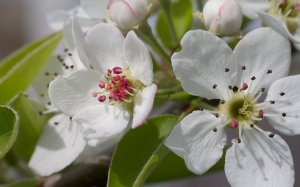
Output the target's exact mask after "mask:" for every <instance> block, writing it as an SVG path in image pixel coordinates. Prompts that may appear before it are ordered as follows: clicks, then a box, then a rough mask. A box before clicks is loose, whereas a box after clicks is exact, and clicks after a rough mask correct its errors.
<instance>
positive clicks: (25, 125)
mask: <svg viewBox="0 0 300 187" xmlns="http://www.w3.org/2000/svg"><path fill="white" fill-rule="evenodd" d="M11 106H12V107H13V108H14V109H15V110H16V111H17V112H18V114H19V118H20V124H19V135H18V137H17V140H16V142H15V144H14V145H13V147H12V151H13V152H14V154H15V155H16V156H17V157H18V158H20V159H22V160H23V161H25V162H27V161H29V159H30V157H31V154H32V153H33V151H34V148H35V146H36V143H37V141H38V138H39V135H40V133H41V131H42V129H43V128H44V125H45V124H46V122H47V121H48V119H49V116H47V115H40V114H39V112H40V111H43V110H44V106H43V105H41V104H40V103H37V102H35V101H32V100H30V99H29V98H28V97H26V96H25V95H23V94H20V95H19V96H18V97H17V99H15V100H14V101H13V102H12V104H11Z"/></svg>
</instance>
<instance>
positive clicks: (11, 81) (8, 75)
mask: <svg viewBox="0 0 300 187" xmlns="http://www.w3.org/2000/svg"><path fill="white" fill-rule="evenodd" d="M60 39H61V33H55V34H52V35H50V36H47V37H45V38H43V39H41V40H39V41H37V42H34V43H32V44H29V45H26V46H25V47H23V48H22V49H20V50H19V51H18V52H16V53H14V54H12V55H11V56H10V57H8V58H6V59H5V60H4V61H2V62H0V92H1V97H0V104H7V103H8V102H9V101H10V100H11V99H12V98H13V97H15V96H16V95H17V94H19V93H20V92H22V91H25V90H26V89H27V88H28V86H29V85H30V84H31V83H32V82H33V81H34V80H35V78H36V77H37V76H38V75H39V73H40V71H41V70H42V69H43V67H44V65H45V63H46V62H48V60H49V58H50V57H51V56H52V53H53V51H54V49H55V47H56V46H57V44H58V42H59V41H60Z"/></svg>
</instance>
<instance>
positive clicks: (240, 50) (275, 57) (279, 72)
mask: <svg viewBox="0 0 300 187" xmlns="http://www.w3.org/2000/svg"><path fill="white" fill-rule="evenodd" d="M233 58H234V61H237V62H239V64H240V67H239V68H240V71H239V79H240V85H242V84H243V83H247V84H248V85H251V88H249V91H250V92H252V93H256V92H257V91H258V90H259V89H260V88H262V87H263V88H268V87H269V86H270V84H271V83H272V82H274V81H275V80H277V79H279V78H282V77H284V76H286V75H287V74H288V71H289V67H290V63H291V48H290V43H289V41H288V40H286V39H285V38H284V37H282V36H281V35H280V34H278V33H277V32H276V31H274V30H272V29H270V28H259V29H255V30H253V31H251V32H249V33H248V34H247V35H246V36H245V37H244V38H243V39H242V40H241V41H240V42H239V43H238V44H237V46H236V47H235V49H234V52H233ZM242 66H245V67H246V70H242V68H241V67H242ZM269 70H271V71H272V73H269V74H268V73H267V72H268V71H269ZM253 76H255V78H256V79H255V80H254V81H251V78H252V77H253ZM251 82H252V83H251Z"/></svg>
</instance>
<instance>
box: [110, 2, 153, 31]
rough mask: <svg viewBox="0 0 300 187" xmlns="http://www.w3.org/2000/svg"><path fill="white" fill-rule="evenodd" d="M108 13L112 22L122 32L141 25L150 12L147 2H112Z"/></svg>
mask: <svg viewBox="0 0 300 187" xmlns="http://www.w3.org/2000/svg"><path fill="white" fill-rule="evenodd" d="M108 11H109V16H110V19H111V21H113V22H114V23H115V24H116V25H117V27H119V28H120V29H121V30H130V29H132V28H133V27H135V26H138V25H140V24H141V23H142V22H143V21H144V20H145V19H146V17H147V15H148V12H149V10H148V2H147V0H110V2H109V5H108Z"/></svg>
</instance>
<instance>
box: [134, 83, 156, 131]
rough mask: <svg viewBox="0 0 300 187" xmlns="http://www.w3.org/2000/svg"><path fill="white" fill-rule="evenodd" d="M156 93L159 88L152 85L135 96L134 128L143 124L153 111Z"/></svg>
mask: <svg viewBox="0 0 300 187" xmlns="http://www.w3.org/2000/svg"><path fill="white" fill-rule="evenodd" d="M156 91H157V86H156V85H155V84H152V85H150V86H148V87H146V88H144V89H143V90H142V91H141V92H140V93H138V94H137V95H136V96H135V98H134V109H133V110H134V111H133V120H132V128H136V127H138V126H140V125H141V124H143V123H144V121H145V120H146V118H147V117H148V115H149V113H150V112H151V110H152V106H153V102H154V97H155V93H156Z"/></svg>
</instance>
